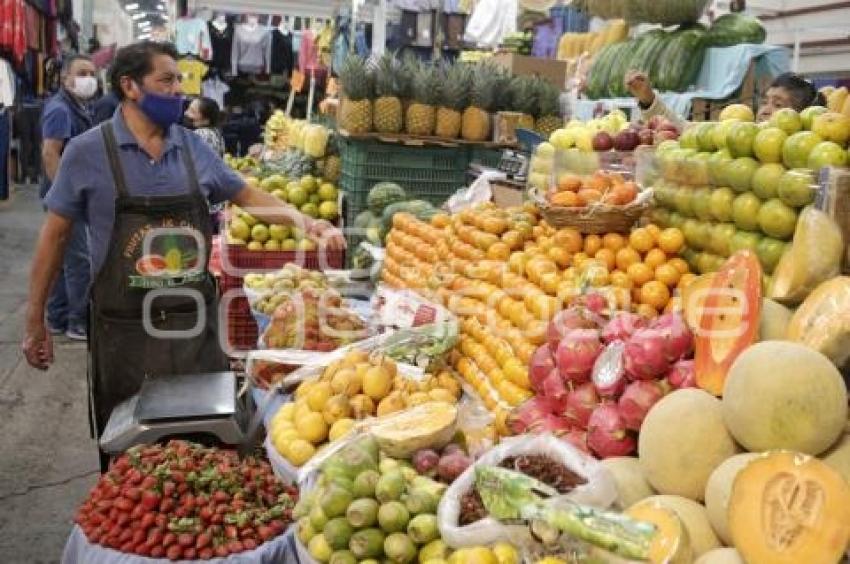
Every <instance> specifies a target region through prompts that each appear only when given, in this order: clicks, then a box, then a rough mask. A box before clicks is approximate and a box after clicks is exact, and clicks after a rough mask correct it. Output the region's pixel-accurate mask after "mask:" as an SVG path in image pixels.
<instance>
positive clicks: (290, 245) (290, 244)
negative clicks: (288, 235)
mask: <svg viewBox="0 0 850 564" xmlns="http://www.w3.org/2000/svg"><path fill="white" fill-rule="evenodd" d="M296 247H297V243H296V242H295V239H284V240H283V242H282V243H281V244H280V248H281V250H283V251H294V250H295V248H296Z"/></svg>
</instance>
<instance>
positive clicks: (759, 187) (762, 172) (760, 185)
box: [750, 163, 785, 200]
mask: <svg viewBox="0 0 850 564" xmlns="http://www.w3.org/2000/svg"><path fill="white" fill-rule="evenodd" d="M783 174H785V167H784V166H782V165H781V164H779V163H767V164H763V165H761V166H760V167H759V169H758V170H757V171H756V172H755V174H753V178H752V180H751V182H750V184H751V185H752V190H753V193H754V194H755V195H756V196H758V197H759V198H761V199H762V200H769V199H770V198H773V197H775V196H776V189H777V187H778V186H779V179H780V178H782V175H783Z"/></svg>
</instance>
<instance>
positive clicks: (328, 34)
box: [316, 24, 334, 68]
mask: <svg viewBox="0 0 850 564" xmlns="http://www.w3.org/2000/svg"><path fill="white" fill-rule="evenodd" d="M333 38H334V29H333V25H331V24H327V25H325V27H323V28H322V31H320V32H319V34H318V35H317V36H316V48H317V49H318V51H319V64H320V65H321V66H323V67H325V68H327V67H330V66H331V43H332V42H333Z"/></svg>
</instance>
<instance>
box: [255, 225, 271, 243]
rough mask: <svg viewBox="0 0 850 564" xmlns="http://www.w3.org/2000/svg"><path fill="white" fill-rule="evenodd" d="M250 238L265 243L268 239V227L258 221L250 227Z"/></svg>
mask: <svg viewBox="0 0 850 564" xmlns="http://www.w3.org/2000/svg"><path fill="white" fill-rule="evenodd" d="M251 239H252V240H254V241H258V242H260V243H265V242H266V241H268V240H269V228H268V227H267V226H265V225H263V224H262V223H258V224H257V225H255V226H254V227H252V228H251Z"/></svg>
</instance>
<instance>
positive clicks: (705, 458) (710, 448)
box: [638, 388, 738, 501]
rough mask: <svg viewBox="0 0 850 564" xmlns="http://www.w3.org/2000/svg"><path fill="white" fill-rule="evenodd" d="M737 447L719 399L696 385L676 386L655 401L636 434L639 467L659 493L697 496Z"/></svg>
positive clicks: (700, 494)
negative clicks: (673, 390) (727, 427)
mask: <svg viewBox="0 0 850 564" xmlns="http://www.w3.org/2000/svg"><path fill="white" fill-rule="evenodd" d="M736 452H738V447H737V445H736V444H735V441H734V440H732V436H731V435H730V434H729V432H728V431H727V430H726V427H725V426H724V425H723V415H722V412H721V404H720V400H718V399H717V398H715V397H714V396H712V395H711V394H709V393H708V392H706V391H704V390H699V389H696V388H685V389H682V390H676V391H675V392H673V393H671V394H669V395H667V396H665V397H664V398H662V399H661V401H659V402H658V403H656V404H655V405H654V406H653V407H652V409H650V411H649V414H647V416H646V419H644V421H643V425H642V426H641V430H640V437H639V439H638V457H639V459H640V467H641V469H642V470H643V474H644V476H645V477H646V480H647V481H648V482H649V484H650V485H651V486H652V487H653V488H655V490H656V491H658V492H659V493H662V494H673V495H681V496H684V497H687V498H690V499H694V500H698V501H702V499H703V496H704V495H705V484H706V482H708V477H709V476H710V475H711V473H712V472H713V471H714V469H715V468H717V466H719V465H720V463H721V462H723V461H724V460H726V459H727V458H729V457H730V456H732V455H733V454H735V453H736Z"/></svg>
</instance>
